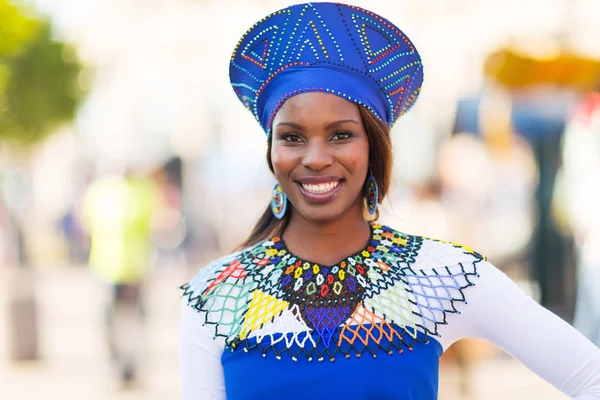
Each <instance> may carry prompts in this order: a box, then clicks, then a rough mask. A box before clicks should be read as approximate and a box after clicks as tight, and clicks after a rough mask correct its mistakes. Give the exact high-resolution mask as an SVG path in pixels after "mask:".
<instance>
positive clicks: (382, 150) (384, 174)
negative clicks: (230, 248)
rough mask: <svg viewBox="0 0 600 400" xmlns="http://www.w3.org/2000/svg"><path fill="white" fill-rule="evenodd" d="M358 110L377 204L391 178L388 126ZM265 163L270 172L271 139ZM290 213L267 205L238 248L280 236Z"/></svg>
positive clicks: (385, 191) (381, 199)
mask: <svg viewBox="0 0 600 400" xmlns="http://www.w3.org/2000/svg"><path fill="white" fill-rule="evenodd" d="M358 109H359V111H360V116H361V118H362V121H363V124H364V125H365V131H366V133H367V138H368V139H369V168H370V169H371V171H372V172H373V176H374V177H375V180H376V181H377V186H378V188H379V202H380V203H381V202H382V201H383V199H384V197H385V195H386V194H387V192H388V190H389V188H390V183H391V178H392V164H393V153H392V139H391V137H390V128H389V127H388V126H387V125H386V124H385V122H383V121H381V120H380V119H379V118H377V117H376V116H375V115H373V113H372V112H370V111H369V110H367V109H366V108H365V107H363V106H358ZM267 163H268V165H269V169H270V170H271V172H273V173H274V170H273V162H272V161H271V140H269V142H268V145H267ZM290 215H291V212H289V208H288V212H287V213H286V214H285V216H284V217H283V218H282V219H277V218H275V216H274V215H273V212H272V211H271V204H269V205H268V206H267V208H266V210H265V211H264V212H263V213H262V215H261V216H260V218H259V219H258V221H257V222H256V224H255V225H254V227H253V228H252V231H251V232H250V234H249V235H248V237H247V238H246V240H244V241H243V242H242V243H240V245H239V246H238V249H239V250H241V249H243V248H246V247H250V246H252V245H255V244H257V243H260V242H261V241H263V240H266V239H268V238H270V237H273V236H281V235H282V234H283V232H284V231H285V228H286V227H287V225H288V223H289V222H290Z"/></svg>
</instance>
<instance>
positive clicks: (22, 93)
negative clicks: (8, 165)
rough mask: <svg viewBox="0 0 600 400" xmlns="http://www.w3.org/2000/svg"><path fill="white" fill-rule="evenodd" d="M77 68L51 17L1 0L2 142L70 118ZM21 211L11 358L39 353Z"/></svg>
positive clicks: (77, 94) (46, 130) (30, 136)
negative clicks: (56, 37)
mask: <svg viewBox="0 0 600 400" xmlns="http://www.w3.org/2000/svg"><path fill="white" fill-rule="evenodd" d="M81 69H82V67H81V64H80V63H79V61H78V60H77V58H76V56H75V53H74V51H73V50H72V49H71V48H70V47H69V46H67V45H66V44H65V43H63V42H61V41H59V40H55V38H54V37H53V33H52V26H51V24H50V21H48V20H47V19H44V18H41V17H40V16H38V15H36V14H35V13H34V12H33V10H31V9H29V8H26V7H18V6H17V5H15V3H14V1H12V0H0V142H2V141H8V142H10V143H12V144H18V145H20V146H21V147H23V146H25V147H26V146H29V145H32V144H34V143H36V142H38V141H40V140H41V139H43V138H44V137H46V136H47V135H48V134H50V133H52V132H53V131H54V130H55V128H56V127H58V126H59V125H60V124H63V123H66V122H69V121H71V120H72V119H73V117H74V115H75V111H76V108H77V104H78V102H79V100H80V99H81V98H82V96H83V91H82V90H81V87H80V85H79V76H80V71H81ZM24 210H25V209H23V210H21V211H20V212H15V213H14V214H15V215H13V216H12V217H14V220H15V222H16V223H15V231H16V236H17V238H18V240H17V246H18V247H19V254H21V257H20V259H19V261H18V264H19V266H20V267H21V268H19V269H18V270H17V273H15V274H14V276H13V282H11V284H10V285H9V286H8V288H9V296H8V298H9V301H8V309H9V312H8V316H9V324H8V326H9V349H10V354H11V358H12V359H13V360H35V359H37V358H38V357H39V350H38V348H39V346H38V343H39V340H38V335H39V329H38V322H37V320H38V318H37V315H38V312H37V300H36V295H35V293H36V289H35V284H34V282H35V279H33V277H34V273H35V271H33V270H32V269H31V268H27V267H28V260H27V256H26V255H25V253H26V252H25V251H24V249H25V247H26V246H25V245H24V242H26V241H27V240H26V239H27V238H26V235H25V234H24V233H25V232H24V231H23V229H22V225H23V222H22V220H23V218H24V215H22V214H25V213H27V211H24ZM20 214H21V215H20Z"/></svg>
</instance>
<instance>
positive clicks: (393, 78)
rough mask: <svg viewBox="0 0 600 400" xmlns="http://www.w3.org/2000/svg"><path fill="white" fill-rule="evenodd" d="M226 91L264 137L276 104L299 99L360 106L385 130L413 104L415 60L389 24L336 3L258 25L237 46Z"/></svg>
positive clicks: (418, 80)
mask: <svg viewBox="0 0 600 400" xmlns="http://www.w3.org/2000/svg"><path fill="white" fill-rule="evenodd" d="M229 76H230V80H231V85H232V87H233V89H234V90H235V93H236V94H237V96H238V98H239V99H240V100H241V101H242V103H243V104H244V106H246V108H248V109H249V110H250V111H251V112H252V114H253V115H254V117H255V118H256V119H257V121H258V122H259V123H260V125H261V126H262V128H263V129H264V131H265V133H266V134H267V136H268V135H269V134H270V131H271V124H272V122H273V118H274V117H275V114H276V113H277V111H278V110H279V108H280V107H281V105H282V104H283V103H284V102H285V101H286V100H287V99H289V98H290V97H292V96H294V95H296V94H300V93H306V92H325V93H331V94H334V95H337V96H340V97H342V98H344V99H347V100H349V101H351V102H353V103H356V104H360V105H362V106H364V107H366V108H367V109H369V110H370V111H371V112H373V113H374V114H375V115H376V116H377V117H378V118H379V119H381V120H382V121H384V122H386V123H387V124H388V125H389V126H392V125H393V123H394V122H395V121H396V120H397V119H398V118H399V117H400V116H401V115H403V114H404V113H405V112H406V111H408V109H410V107H411V106H412V105H413V104H414V103H415V101H416V99H417V97H418V95H419V92H420V89H421V85H422V83H423V66H422V64H421V57H420V56H419V53H418V52H417V50H416V48H415V46H414V45H413V43H412V42H411V41H410V40H409V39H408V37H407V36H406V35H405V34H404V33H402V31H400V29H398V28H397V27H396V26H395V25H394V24H392V23H391V22H389V21H388V20H386V19H385V18H382V17H380V16H379V15H377V14H375V13H373V12H370V11H368V10H365V9H362V8H359V7H354V6H350V5H345V4H339V3H306V4H297V5H293V6H290V7H287V8H284V9H282V10H279V11H276V12H274V13H272V14H270V15H268V16H266V17H265V18H263V19H261V20H260V21H258V22H257V23H256V24H254V26H252V27H251V28H250V29H249V30H248V31H247V32H246V33H245V34H244V35H243V36H242V38H241V39H240V41H239V42H238V44H237V46H236V48H235V50H234V52H233V54H232V56H231V63H230V67H229Z"/></svg>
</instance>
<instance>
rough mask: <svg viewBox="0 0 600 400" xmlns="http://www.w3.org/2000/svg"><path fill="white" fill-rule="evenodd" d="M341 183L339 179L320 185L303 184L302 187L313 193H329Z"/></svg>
mask: <svg viewBox="0 0 600 400" xmlns="http://www.w3.org/2000/svg"><path fill="white" fill-rule="evenodd" d="M339 184H340V182H339V181H335V182H329V183H320V184H318V185H310V184H305V183H303V184H302V187H303V188H304V189H306V190H307V191H309V192H311V193H327V192H330V191H332V190H333V189H335V188H336V187H337V186H338V185H339Z"/></svg>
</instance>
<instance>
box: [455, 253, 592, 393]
mask: <svg viewBox="0 0 600 400" xmlns="http://www.w3.org/2000/svg"><path fill="white" fill-rule="evenodd" d="M478 272H479V274H480V275H481V276H480V278H479V279H477V281H476V286H475V287H474V288H472V289H473V290H472V293H468V291H467V293H466V296H467V298H468V301H469V304H468V305H466V306H465V307H464V312H463V314H462V317H464V318H466V319H467V321H465V322H466V326H464V328H465V329H467V330H468V331H467V330H465V331H464V332H463V333H465V334H466V335H465V336H470V337H475V338H480V339H485V340H488V341H490V342H491V343H493V344H494V345H496V346H498V347H500V348H502V349H503V350H504V351H506V352H507V353H509V354H510V355H512V356H513V357H515V358H516V359H517V360H519V361H521V362H522V363H523V364H524V365H525V366H527V367H528V368H529V369H530V370H532V371H533V372H535V373H536V374H537V375H539V376H540V377H542V378H543V379H545V380H546V381H548V382H549V383H551V384H552V385H553V386H555V387H556V388H557V389H559V390H561V391H562V392H564V393H565V394H567V395H569V396H571V397H572V398H573V399H576V400H599V399H600V349H598V348H597V347H596V346H595V345H594V344H592V343H591V342H590V341H589V340H587V339H586V338H585V337H584V336H583V335H581V334H580V333H579V332H577V331H576V330H575V329H574V328H573V327H571V326H570V325H569V324H567V323H566V322H565V321H563V320H562V319H560V318H559V317H557V316H556V315H554V314H553V313H551V312H550V311H548V310H546V309H545V308H543V307H542V306H540V305H539V304H537V303H536V302H535V301H533V300H532V299H531V298H530V297H529V296H527V295H526V294H525V293H524V292H523V291H522V290H521V289H520V288H519V287H518V286H517V285H516V284H515V283H514V282H513V281H512V280H511V279H510V278H508V277H507V276H506V275H505V274H504V273H502V272H501V271H499V270H498V269H497V268H496V267H494V266H493V265H491V264H490V263H488V262H482V263H480V264H479V266H478ZM457 322H459V321H457Z"/></svg>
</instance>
